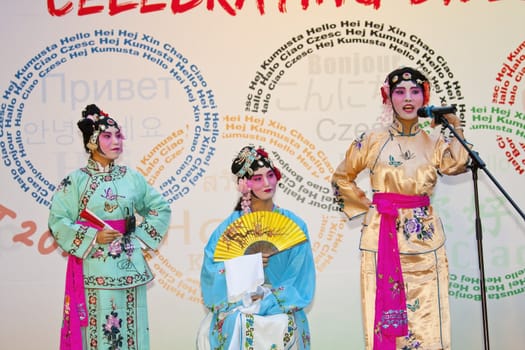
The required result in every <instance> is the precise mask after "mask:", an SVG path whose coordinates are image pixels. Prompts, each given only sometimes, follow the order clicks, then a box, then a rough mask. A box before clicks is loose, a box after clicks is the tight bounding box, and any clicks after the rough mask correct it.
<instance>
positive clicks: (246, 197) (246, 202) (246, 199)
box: [237, 178, 252, 214]
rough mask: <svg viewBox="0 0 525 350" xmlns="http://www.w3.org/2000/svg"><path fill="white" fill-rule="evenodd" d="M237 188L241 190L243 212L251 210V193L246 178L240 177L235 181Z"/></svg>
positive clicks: (246, 212)
mask: <svg viewBox="0 0 525 350" xmlns="http://www.w3.org/2000/svg"><path fill="white" fill-rule="evenodd" d="M237 190H238V191H239V192H241V194H242V195H241V209H242V211H243V213H244V214H248V213H249V212H251V210H252V208H251V206H252V194H251V189H250V184H249V182H248V179H246V178H241V179H239V180H238V182H237Z"/></svg>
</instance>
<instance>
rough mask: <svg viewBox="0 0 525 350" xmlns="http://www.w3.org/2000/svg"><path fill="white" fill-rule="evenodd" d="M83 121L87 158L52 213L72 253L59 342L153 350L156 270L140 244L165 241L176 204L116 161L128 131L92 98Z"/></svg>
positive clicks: (65, 183) (64, 185)
mask: <svg viewBox="0 0 525 350" xmlns="http://www.w3.org/2000/svg"><path fill="white" fill-rule="evenodd" d="M77 125H78V127H79V129H80V130H81V132H82V135H83V141H84V148H85V150H86V152H88V153H89V159H88V162H87V165H86V166H85V167H83V168H80V169H78V170H76V171H73V172H72V173H71V174H69V175H68V176H67V177H66V178H65V179H63V180H62V182H61V183H60V186H59V187H58V189H57V191H56V193H55V194H54V196H53V199H52V203H51V209H50V214H49V228H50V230H51V233H52V234H53V237H54V238H55V240H56V242H57V243H58V245H59V246H60V247H61V248H62V249H63V250H64V251H65V252H67V253H68V254H69V256H68V267H67V276H66V293H65V298H64V319H63V325H62V333H61V341H60V349H61V350H63V349H84V350H87V349H90V350H94V349H119V350H126V349H138V350H147V349H149V326H148V308H147V302H146V288H147V287H146V285H147V284H148V283H149V282H150V281H152V280H153V274H152V272H151V270H150V269H149V267H148V265H147V263H146V261H145V259H144V257H143V254H142V248H143V247H144V248H149V249H156V248H157V247H158V246H159V244H160V243H161V240H162V238H163V237H164V235H165V234H166V232H167V230H168V226H169V222H170V216H171V209H170V206H169V204H168V203H167V201H166V200H165V199H164V198H163V197H162V195H161V194H160V193H158V192H157V191H156V190H155V189H154V188H153V187H151V186H150V185H149V184H148V183H147V181H146V179H145V178H144V177H143V176H142V175H141V174H139V173H138V172H137V171H135V170H133V169H131V168H129V167H127V166H120V165H117V164H115V160H116V159H117V158H118V157H119V156H120V154H121V153H122V150H123V147H122V146H123V139H124V136H123V134H122V132H121V130H120V127H119V125H118V123H117V122H116V121H115V120H114V119H113V118H111V117H109V116H108V115H107V114H106V113H104V112H103V111H101V110H100V109H99V108H98V107H97V106H96V105H93V104H92V105H88V106H87V107H86V108H85V110H84V111H83V112H82V118H81V119H80V121H79V122H78V123H77ZM86 210H87V212H88V213H89V214H91V216H84V215H82V216H81V213H85V212H86ZM135 214H138V215H139V216H140V218H141V220H140V224H138V225H136V222H135ZM85 218H87V219H85ZM97 219H99V220H101V221H102V224H100V221H99V222H97Z"/></svg>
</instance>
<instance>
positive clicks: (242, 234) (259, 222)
mask: <svg viewBox="0 0 525 350" xmlns="http://www.w3.org/2000/svg"><path fill="white" fill-rule="evenodd" d="M306 240H307V238H306V235H305V233H304V232H303V230H301V228H300V227H299V226H298V225H297V224H296V223H295V222H294V221H293V220H291V219H289V218H287V217H286V216H284V215H282V214H279V213H276V212H271V211H256V212H253V213H248V214H245V215H242V216H241V217H240V218H238V219H237V220H235V221H234V222H232V223H231V224H230V225H229V226H228V227H227V228H226V230H225V231H224V232H223V233H222V235H221V237H220V238H219V241H218V242H217V246H216V247H215V253H214V256H213V259H214V261H225V260H228V259H231V258H235V257H238V256H241V255H247V254H255V253H259V252H261V253H270V254H275V253H278V252H280V251H283V250H285V249H288V248H291V247H293V246H295V245H297V244H299V243H302V242H304V241H306Z"/></svg>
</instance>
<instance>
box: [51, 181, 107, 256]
mask: <svg viewBox="0 0 525 350" xmlns="http://www.w3.org/2000/svg"><path fill="white" fill-rule="evenodd" d="M84 185H85V181H84V180H83V176H82V174H81V173H79V172H74V173H72V174H70V175H69V176H67V177H66V178H65V179H63V180H62V182H61V183H60V185H59V186H58V189H57V191H56V192H55V193H54V195H53V199H52V201H51V208H50V211H49V218H48V225H49V230H50V231H51V234H52V235H53V237H54V238H55V240H56V242H57V243H58V245H59V246H60V248H62V249H63V250H64V251H66V252H67V253H69V254H72V255H75V256H77V257H79V258H84V257H85V256H86V255H87V254H88V253H89V251H90V250H91V247H92V243H93V241H94V240H95V235H96V234H97V230H96V229H94V228H90V227H87V226H84V225H79V224H77V223H76V221H77V219H78V214H79V203H80V198H79V192H78V189H79V188H83V186H84Z"/></svg>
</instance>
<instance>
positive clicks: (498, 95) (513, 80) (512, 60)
mask: <svg viewBox="0 0 525 350" xmlns="http://www.w3.org/2000/svg"><path fill="white" fill-rule="evenodd" d="M524 51H525V43H523V42H522V43H521V44H520V46H518V47H517V48H516V49H515V50H514V51H512V52H510V53H509V54H508V55H507V58H506V61H505V63H503V65H502V66H501V69H500V71H499V72H498V73H497V74H496V83H497V85H494V88H493V91H492V103H496V104H509V105H511V106H512V105H514V103H515V102H516V93H517V92H518V84H520V83H522V82H523V80H525V53H524Z"/></svg>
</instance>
